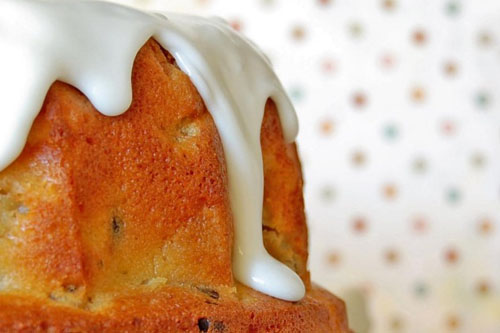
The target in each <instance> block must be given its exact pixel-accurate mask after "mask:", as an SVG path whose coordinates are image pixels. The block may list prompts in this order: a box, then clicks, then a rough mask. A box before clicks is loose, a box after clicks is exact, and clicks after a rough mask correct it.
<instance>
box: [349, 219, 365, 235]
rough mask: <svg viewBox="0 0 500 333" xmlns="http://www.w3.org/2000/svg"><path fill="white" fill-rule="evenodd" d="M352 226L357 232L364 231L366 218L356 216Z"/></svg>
mask: <svg viewBox="0 0 500 333" xmlns="http://www.w3.org/2000/svg"><path fill="white" fill-rule="evenodd" d="M352 228H353V230H354V232H355V233H358V234H360V233H363V232H365V231H366V228H367V223H366V220H365V219H364V218H363V217H356V218H355V219H354V220H353V221H352Z"/></svg>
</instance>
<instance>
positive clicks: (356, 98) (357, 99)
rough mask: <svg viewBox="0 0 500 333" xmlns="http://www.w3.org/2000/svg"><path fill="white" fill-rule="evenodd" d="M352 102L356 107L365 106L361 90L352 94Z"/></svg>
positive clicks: (365, 100) (364, 96)
mask: <svg viewBox="0 0 500 333" xmlns="http://www.w3.org/2000/svg"><path fill="white" fill-rule="evenodd" d="M352 103H353V104H354V106H355V107H357V108H363V107H365V106H366V103H367V98H366V95H365V94H364V93H363V92H356V93H354V94H353V95H352Z"/></svg>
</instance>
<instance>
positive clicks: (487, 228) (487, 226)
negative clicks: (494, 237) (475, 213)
mask: <svg viewBox="0 0 500 333" xmlns="http://www.w3.org/2000/svg"><path fill="white" fill-rule="evenodd" d="M477 229H478V232H479V234H481V235H483V236H488V235H491V234H492V233H493V230H494V226H493V222H492V221H491V220H490V219H489V218H486V217H485V218H482V219H481V220H479V223H478V226H477Z"/></svg>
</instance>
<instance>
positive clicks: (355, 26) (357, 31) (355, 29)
mask: <svg viewBox="0 0 500 333" xmlns="http://www.w3.org/2000/svg"><path fill="white" fill-rule="evenodd" d="M349 33H350V34H351V36H352V37H353V38H359V37H361V36H363V33H364V29H363V25H362V24H361V23H359V22H352V23H351V24H349Z"/></svg>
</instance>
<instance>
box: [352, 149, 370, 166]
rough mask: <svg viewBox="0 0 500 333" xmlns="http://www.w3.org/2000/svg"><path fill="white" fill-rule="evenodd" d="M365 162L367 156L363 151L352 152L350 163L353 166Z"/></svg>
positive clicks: (361, 164)
mask: <svg viewBox="0 0 500 333" xmlns="http://www.w3.org/2000/svg"><path fill="white" fill-rule="evenodd" d="M366 162H367V156H366V153H365V152H363V151H362V150H355V151H353V152H352V155H351V163H352V165H353V166H355V167H362V166H364V165H365V164H366Z"/></svg>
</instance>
